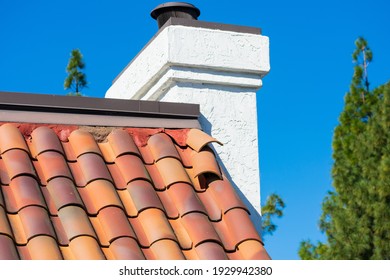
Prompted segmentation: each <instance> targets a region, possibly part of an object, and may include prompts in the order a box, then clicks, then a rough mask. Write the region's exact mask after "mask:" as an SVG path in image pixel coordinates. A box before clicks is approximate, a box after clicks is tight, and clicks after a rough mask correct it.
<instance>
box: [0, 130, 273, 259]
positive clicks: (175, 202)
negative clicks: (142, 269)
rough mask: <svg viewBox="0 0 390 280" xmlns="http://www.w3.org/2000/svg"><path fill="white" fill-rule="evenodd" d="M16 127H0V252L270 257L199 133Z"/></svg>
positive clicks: (1, 255)
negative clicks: (102, 131)
mask: <svg viewBox="0 0 390 280" xmlns="http://www.w3.org/2000/svg"><path fill="white" fill-rule="evenodd" d="M18 127H19V126H18V125H17V124H3V125H1V126H0V132H1V133H0V152H1V156H0V179H1V187H0V259H19V258H20V259H62V258H63V259H145V258H146V259H261V258H265V259H268V258H269V256H268V254H267V252H266V251H265V249H264V247H263V244H262V241H261V239H260V236H259V235H258V233H257V232H256V230H255V227H254V225H253V224H252V222H251V220H250V218H249V217H250V216H249V212H248V209H247V207H246V206H245V204H244V203H243V202H242V201H241V199H240V197H239V196H238V195H237V193H236V191H235V189H234V187H233V186H232V184H231V183H230V182H229V180H228V179H227V178H226V177H225V176H223V175H222V174H221V171H220V168H219V166H218V163H217V161H216V158H215V155H214V153H213V152H212V150H211V149H210V148H209V147H208V146H207V144H209V143H211V142H216V140H215V139H214V138H212V137H210V136H208V135H207V134H205V133H204V132H202V131H200V130H186V129H185V130H170V131H166V132H165V130H164V129H142V128H131V129H130V128H127V129H114V130H112V131H111V132H110V133H109V134H108V136H107V137H106V136H104V135H103V136H102V135H101V134H99V135H98V136H96V137H99V139H98V138H96V139H95V136H94V135H95V134H94V132H93V129H89V131H92V132H87V131H86V130H80V129H77V128H75V127H73V126H72V128H71V129H67V127H66V126H63V129H66V131H65V132H61V129H60V128H54V127H49V126H45V125H32V126H31V128H30V129H29V130H28V133H26V130H25V129H21V128H18ZM83 129H84V128H83ZM70 131H73V132H72V133H71V134H70V136H69V137H68V135H69V133H70ZM105 131H108V132H109V130H105ZM187 133H188V135H187ZM187 136H188V137H187ZM176 137H177V138H176ZM40 248H45V250H41V249H40Z"/></svg>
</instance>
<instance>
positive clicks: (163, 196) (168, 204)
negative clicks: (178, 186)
mask: <svg viewBox="0 0 390 280" xmlns="http://www.w3.org/2000/svg"><path fill="white" fill-rule="evenodd" d="M157 195H158V197H159V198H160V201H161V203H162V205H163V210H164V212H165V214H166V215H167V216H168V218H169V219H177V218H179V216H180V214H179V211H177V208H176V206H175V204H174V203H173V201H172V198H171V197H170V196H169V194H168V191H167V190H164V191H158V192H157Z"/></svg>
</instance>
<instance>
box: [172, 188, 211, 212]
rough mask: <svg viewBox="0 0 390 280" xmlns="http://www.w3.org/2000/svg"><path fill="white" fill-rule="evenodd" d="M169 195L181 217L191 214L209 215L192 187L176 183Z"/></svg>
mask: <svg viewBox="0 0 390 280" xmlns="http://www.w3.org/2000/svg"><path fill="white" fill-rule="evenodd" d="M168 193H169V195H170V197H171V198H172V201H173V204H174V205H176V208H177V210H178V211H179V213H180V215H181V216H183V215H185V214H188V213H190V212H201V213H204V214H206V213H207V212H206V209H205V207H204V205H203V204H202V202H201V201H200V199H199V196H198V195H196V193H195V191H194V189H193V187H192V186H191V185H189V184H186V183H175V184H173V185H172V186H171V187H170V188H169V190H168Z"/></svg>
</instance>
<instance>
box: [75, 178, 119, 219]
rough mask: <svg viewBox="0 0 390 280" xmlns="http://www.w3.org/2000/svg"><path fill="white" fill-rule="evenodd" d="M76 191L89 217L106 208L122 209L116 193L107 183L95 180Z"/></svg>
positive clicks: (111, 185) (112, 186)
mask: <svg viewBox="0 0 390 280" xmlns="http://www.w3.org/2000/svg"><path fill="white" fill-rule="evenodd" d="M78 191H79V193H80V196H81V198H82V200H83V202H84V205H85V206H86V208H87V211H88V214H90V215H96V214H97V213H98V212H99V211H100V209H102V208H104V207H107V206H118V207H122V203H121V201H120V199H119V196H118V193H117V192H116V190H115V187H114V185H113V184H112V183H111V182H109V181H106V180H95V181H92V182H91V183H89V184H88V185H87V186H86V187H85V188H79V189H78Z"/></svg>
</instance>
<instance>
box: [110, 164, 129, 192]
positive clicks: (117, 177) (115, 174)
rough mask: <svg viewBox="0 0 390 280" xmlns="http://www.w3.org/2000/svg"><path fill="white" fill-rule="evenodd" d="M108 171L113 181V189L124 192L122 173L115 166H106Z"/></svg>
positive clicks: (124, 184)
mask: <svg viewBox="0 0 390 280" xmlns="http://www.w3.org/2000/svg"><path fill="white" fill-rule="evenodd" d="M107 168H108V171H109V172H110V174H111V178H112V179H113V180H114V185H115V188H116V189H118V190H125V189H126V188H127V184H126V182H125V179H124V178H123V177H122V173H121V171H120V170H119V167H118V166H117V165H116V164H107Z"/></svg>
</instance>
